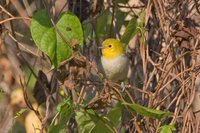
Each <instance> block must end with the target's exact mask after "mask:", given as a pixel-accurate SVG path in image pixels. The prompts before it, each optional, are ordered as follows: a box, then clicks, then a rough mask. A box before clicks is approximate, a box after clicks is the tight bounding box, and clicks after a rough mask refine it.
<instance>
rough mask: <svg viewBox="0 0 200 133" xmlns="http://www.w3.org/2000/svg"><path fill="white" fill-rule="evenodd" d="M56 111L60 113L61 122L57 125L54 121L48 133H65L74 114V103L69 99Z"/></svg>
mask: <svg viewBox="0 0 200 133" xmlns="http://www.w3.org/2000/svg"><path fill="white" fill-rule="evenodd" d="M56 110H57V112H59V113H60V119H59V122H58V124H56V125H55V124H54V121H53V122H52V123H51V125H50V127H49V131H48V133H55V132H56V133H65V132H66V128H67V127H66V125H67V122H68V121H69V119H70V118H71V116H72V115H73V114H74V111H73V108H72V102H71V101H70V100H69V99H65V100H64V101H63V102H61V103H60V104H59V105H58V106H57V109H56Z"/></svg>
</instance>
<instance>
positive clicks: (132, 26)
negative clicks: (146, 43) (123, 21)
mask: <svg viewBox="0 0 200 133" xmlns="http://www.w3.org/2000/svg"><path fill="white" fill-rule="evenodd" d="M137 25H138V23H137V18H133V19H131V20H130V22H129V23H128V25H127V27H126V30H125V32H124V34H123V35H122V37H121V42H123V43H124V44H126V45H128V43H129V41H130V40H131V39H132V38H133V37H134V36H135V35H136V33H137Z"/></svg>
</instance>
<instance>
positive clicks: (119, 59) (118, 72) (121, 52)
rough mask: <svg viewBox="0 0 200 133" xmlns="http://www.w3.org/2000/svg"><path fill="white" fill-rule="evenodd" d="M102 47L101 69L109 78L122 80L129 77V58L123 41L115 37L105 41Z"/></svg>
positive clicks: (116, 80) (117, 80) (115, 80)
mask: <svg viewBox="0 0 200 133" xmlns="http://www.w3.org/2000/svg"><path fill="white" fill-rule="evenodd" d="M99 48H100V49H101V53H102V56H101V68H102V69H101V71H103V72H102V73H103V74H104V75H105V77H106V78H107V79H108V80H111V81H113V82H121V81H124V80H125V79H126V78H127V74H128V70H129V59H128V57H127V55H126V51H125V47H124V45H123V43H121V42H120V41H119V40H117V39H115V38H108V39H106V40H105V41H103V43H102V46H100V47H99Z"/></svg>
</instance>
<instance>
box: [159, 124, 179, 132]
mask: <svg viewBox="0 0 200 133" xmlns="http://www.w3.org/2000/svg"><path fill="white" fill-rule="evenodd" d="M173 131H176V128H175V127H174V125H164V126H161V127H160V133H172V132H173Z"/></svg>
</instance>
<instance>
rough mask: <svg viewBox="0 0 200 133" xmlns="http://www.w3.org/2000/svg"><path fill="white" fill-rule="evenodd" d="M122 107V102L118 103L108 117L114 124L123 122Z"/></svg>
mask: <svg viewBox="0 0 200 133" xmlns="http://www.w3.org/2000/svg"><path fill="white" fill-rule="evenodd" d="M122 109H123V107H122V106H121V104H120V103H118V104H117V105H116V106H115V107H114V108H112V109H111V110H110V111H109V112H108V114H107V117H108V119H109V120H110V122H111V123H112V124H113V126H115V127H117V126H118V125H119V124H120V123H121V119H122Z"/></svg>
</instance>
